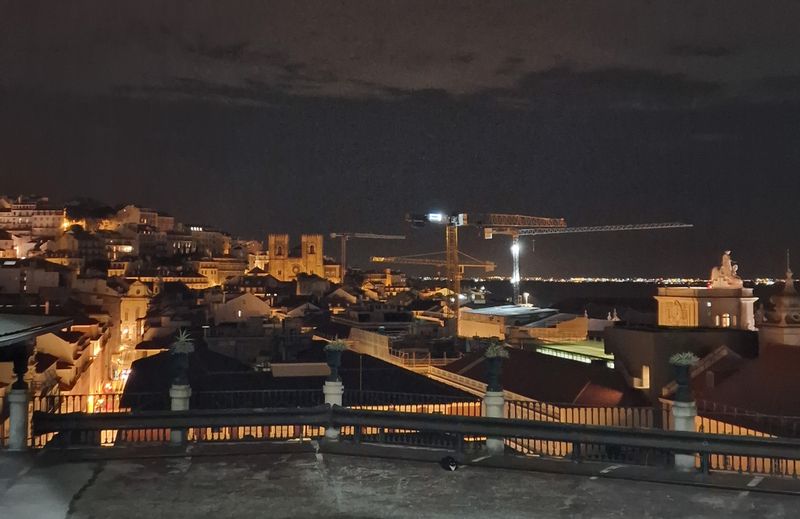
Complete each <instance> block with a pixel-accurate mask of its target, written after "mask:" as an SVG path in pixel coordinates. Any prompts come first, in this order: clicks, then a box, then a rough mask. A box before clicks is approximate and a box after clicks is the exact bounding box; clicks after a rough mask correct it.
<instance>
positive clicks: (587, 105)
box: [0, 2, 800, 277]
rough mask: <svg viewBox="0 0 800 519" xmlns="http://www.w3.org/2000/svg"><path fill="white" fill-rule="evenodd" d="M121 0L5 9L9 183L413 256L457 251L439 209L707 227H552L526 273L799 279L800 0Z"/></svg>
mask: <svg viewBox="0 0 800 519" xmlns="http://www.w3.org/2000/svg"><path fill="white" fill-rule="evenodd" d="M118 7H119V9H121V13H122V14H117V7H115V8H114V9H113V12H112V10H111V9H108V8H107V7H105V6H98V5H94V3H91V2H89V3H85V4H72V5H69V6H48V8H47V15H45V13H44V12H43V11H41V10H40V8H39V7H37V4H36V3H29V4H18V5H16V6H14V7H11V8H8V9H7V10H6V11H7V12H8V16H4V17H3V21H0V24H2V26H0V27H1V28H2V33H3V34H5V35H6V36H5V38H4V40H3V45H2V46H0V49H2V50H0V64H2V66H3V70H4V71H5V73H4V75H3V78H2V79H0V89H2V92H3V96H2V98H0V107H1V108H2V109H3V113H4V114H6V116H5V117H4V118H3V120H2V121H0V152H2V153H0V155H2V156H3V157H4V158H3V162H2V171H3V173H2V175H3V181H4V188H5V191H7V192H31V191H37V192H42V191H46V192H47V193H45V194H51V195H52V196H53V197H54V198H62V199H68V198H71V197H73V196H91V197H95V198H98V199H101V200H105V201H107V202H108V203H111V204H119V203H123V202H128V201H132V202H136V203H140V204H142V205H145V206H153V207H163V208H165V209H166V210H167V211H171V212H174V213H177V214H180V215H182V216H183V217H184V219H186V220H190V221H209V220H212V219H213V220H214V222H213V223H214V224H215V225H218V226H219V227H221V228H224V229H227V230H229V231H230V232H232V233H234V234H240V235H246V236H251V237H263V236H265V235H266V234H267V233H269V232H290V233H292V234H300V233H302V232H321V233H329V232H342V231H369V232H385V233H403V234H409V235H411V234H412V233H413V236H414V237H415V238H414V240H413V242H411V241H410V242H408V243H403V244H390V243H382V244H380V247H381V249H382V250H387V251H389V252H395V251H400V250H405V251H407V252H429V251H435V250H441V249H442V248H443V247H442V246H441V243H442V241H443V240H442V237H441V236H440V235H439V233H438V232H435V231H432V230H421V231H411V230H409V228H408V227H407V226H406V224H405V222H404V219H403V217H404V215H405V213H407V212H415V211H437V210H438V211H444V212H448V213H455V212H468V211H492V212H498V213H517V214H531V215H541V216H553V217H563V218H566V219H567V221H568V222H569V223H570V224H571V225H601V224H616V223H638V222H648V221H672V220H681V221H687V222H690V223H693V224H694V225H695V228H694V229H691V230H681V231H663V232H653V233H647V234H642V233H636V234H629V235H625V236H622V235H603V236H576V237H557V238H556V237H550V238H541V239H540V240H537V250H536V253H535V257H534V256H532V255H531V254H530V253H529V252H528V253H527V254H525V253H523V255H522V259H521V261H522V268H523V272H524V273H525V274H527V275H541V276H564V275H574V274H576V273H577V274H582V275H597V276H619V275H629V274H636V275H643V276H672V275H682V276H699V275H702V274H703V272H704V271H705V270H707V265H710V264H712V263H713V261H714V258H716V257H717V255H718V254H719V253H720V251H722V250H726V249H732V250H733V251H734V255H735V257H736V258H737V259H738V260H739V261H740V262H741V264H742V272H743V273H746V275H748V276H770V277H778V276H780V275H781V273H782V271H783V269H784V265H783V253H784V251H785V250H786V249H787V248H789V249H795V250H800V242H798V238H797V234H796V233H795V232H794V229H793V226H792V221H793V218H792V216H793V215H792V211H793V206H794V200H795V198H796V195H795V193H796V191H797V189H798V188H800V185H798V184H799V182H798V180H797V175H796V171H798V169H800V168H799V166H800V157H798V155H797V153H796V151H795V150H796V149H797V141H796V139H797V137H796V136H795V132H794V128H796V126H797V122H798V121H800V103H798V97H797V93H796V88H795V86H796V84H797V78H798V77H800V68H799V67H798V66H797V64H796V60H794V59H793V53H792V52H791V51H790V49H792V48H795V47H796V46H797V44H798V42H797V40H798V36H797V34H796V32H795V31H794V29H793V27H791V24H789V23H788V20H790V19H792V16H791V15H790V14H789V13H791V12H796V11H797V9H798V6H797V4H796V3H792V2H780V3H776V4H773V5H772V6H771V7H770V8H764V7H756V6H752V5H750V4H749V3H746V2H741V3H736V4H735V5H732V4H731V3H730V2H727V3H706V4H703V6H698V7H696V8H695V9H692V10H688V9H683V8H681V7H679V6H668V5H664V6H651V7H650V8H648V9H643V8H640V7H639V6H636V5H635V4H628V3H624V2H621V3H616V4H614V5H613V6H605V7H599V6H598V7H586V6H582V7H580V8H578V7H575V6H570V5H567V4H557V3H542V4H536V5H533V4H530V5H526V4H508V5H505V6H503V5H498V6H485V5H479V4H467V5H466V6H465V7H463V8H457V7H456V6H448V5H447V4H441V5H440V6H438V7H437V8H436V9H431V8H430V6H429V5H428V4H423V3H414V2H405V3H398V4H390V5H387V6H386V7H382V8H373V9H363V5H361V4H359V3H357V2H345V3H342V4H337V6H336V7H335V8H332V7H330V6H328V5H326V4H324V3H321V2H317V3H315V2H311V3H296V4H280V3H274V4H270V3H267V4H260V5H251V6H245V5H243V4H237V5H236V6H231V7H230V8H227V9H226V10H224V11H222V10H220V9H219V8H217V7H214V6H212V5H211V4H208V5H207V6H205V7H198V8H197V9H193V10H192V12H185V11H184V10H181V9H168V8H165V7H163V6H159V7H152V6H150V7H148V6H146V5H144V4H131V5H126V6H118ZM423 14H424V16H422V15H423ZM220 18H222V19H224V20H225V22H226V23H218V20H219V19H220ZM720 18H722V19H724V20H725V22H726V23H720V22H719V19H720ZM395 21H396V22H397V23H394V22H395ZM412 22H418V23H412ZM45 188H46V189H45ZM462 234H463V235H464V236H465V237H464V238H463V240H464V247H465V249H468V250H470V251H471V252H473V253H474V254H475V255H477V256H480V257H483V258H486V259H495V260H496V261H497V262H498V268H499V269H502V270H506V269H507V268H508V266H507V265H505V264H504V262H505V261H507V258H506V254H504V252H505V251H504V249H505V247H506V246H505V245H504V244H499V243H497V242H484V241H482V240H481V239H480V238H479V237H475V236H471V233H467V232H465V233H462ZM412 243H414V244H418V246H417V247H415V248H414V249H413V250H409V249H408V247H410V246H411V245H412ZM374 246H375V245H374V244H368V245H367V244H365V245H364V246H363V247H356V248H354V250H353V258H354V260H357V261H360V262H364V261H365V260H366V258H367V256H368V255H369V252H368V249H369V248H372V247H374ZM653 251H658V254H654V253H653Z"/></svg>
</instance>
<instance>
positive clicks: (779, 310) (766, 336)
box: [757, 251, 800, 346]
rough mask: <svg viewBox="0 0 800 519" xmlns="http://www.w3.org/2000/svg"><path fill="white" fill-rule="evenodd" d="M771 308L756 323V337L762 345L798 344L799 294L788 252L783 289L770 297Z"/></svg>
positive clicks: (799, 336)
mask: <svg viewBox="0 0 800 519" xmlns="http://www.w3.org/2000/svg"><path fill="white" fill-rule="evenodd" d="M770 302H771V303H772V309H771V310H767V312H766V314H765V315H764V317H763V320H762V322H760V323H757V325H758V338H759V342H760V343H761V345H762V346H765V345H767V344H786V345H790V346H800V294H798V293H797V290H796V289H795V287H794V277H793V274H792V269H791V268H790V267H789V252H788V251H787V252H786V280H785V281H784V285H783V290H782V291H781V292H780V293H779V294H776V295H774V296H772V297H771V298H770Z"/></svg>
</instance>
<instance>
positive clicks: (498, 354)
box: [483, 338, 509, 359]
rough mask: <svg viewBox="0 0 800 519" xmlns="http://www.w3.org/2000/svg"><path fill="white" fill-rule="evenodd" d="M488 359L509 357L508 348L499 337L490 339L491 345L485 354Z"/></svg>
mask: <svg viewBox="0 0 800 519" xmlns="http://www.w3.org/2000/svg"><path fill="white" fill-rule="evenodd" d="M483 355H484V356H485V357H486V358H488V359H494V358H500V359H507V358H508V357H509V354H508V348H506V345H505V344H504V343H502V342H500V340H499V339H495V338H492V340H491V341H489V346H487V348H486V351H485V352H484V354H483Z"/></svg>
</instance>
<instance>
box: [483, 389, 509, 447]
mask: <svg viewBox="0 0 800 519" xmlns="http://www.w3.org/2000/svg"><path fill="white" fill-rule="evenodd" d="M505 405H506V399H505V395H504V394H503V392H502V391H487V392H486V395H484V397H483V415H484V416H485V417H487V418H504V417H505ZM486 448H487V450H488V451H489V454H490V455H491V456H495V455H502V454H503V453H504V452H505V441H504V440H503V438H486Z"/></svg>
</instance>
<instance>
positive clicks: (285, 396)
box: [189, 389, 324, 409]
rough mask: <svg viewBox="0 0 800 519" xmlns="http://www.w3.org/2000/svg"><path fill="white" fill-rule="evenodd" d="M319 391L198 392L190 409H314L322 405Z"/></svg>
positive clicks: (192, 397) (192, 399)
mask: <svg viewBox="0 0 800 519" xmlns="http://www.w3.org/2000/svg"><path fill="white" fill-rule="evenodd" d="M323 400H324V395H323V394H322V391H320V390H319V389H265V390H247V391H198V392H194V393H192V396H191V400H190V404H189V408H190V409H249V408H263V407H313V406H317V405H321V404H322V403H323Z"/></svg>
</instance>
